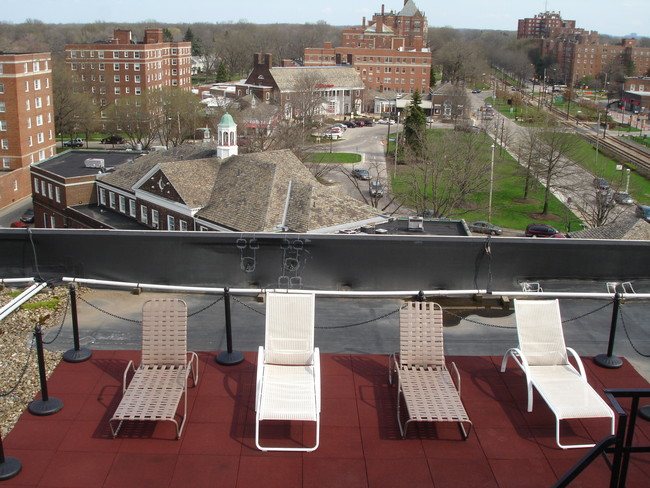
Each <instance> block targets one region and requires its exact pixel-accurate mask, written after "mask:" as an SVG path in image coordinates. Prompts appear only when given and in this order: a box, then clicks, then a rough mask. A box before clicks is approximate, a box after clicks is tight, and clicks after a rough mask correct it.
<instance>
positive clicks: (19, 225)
mask: <svg viewBox="0 0 650 488" xmlns="http://www.w3.org/2000/svg"><path fill="white" fill-rule="evenodd" d="M9 227H12V228H14V229H21V228H24V227H29V225H27V224H26V223H25V222H21V221H20V220H17V221H16V222H12V223H11V225H10V226H9Z"/></svg>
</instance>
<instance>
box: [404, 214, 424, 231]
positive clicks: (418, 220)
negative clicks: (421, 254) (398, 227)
mask: <svg viewBox="0 0 650 488" xmlns="http://www.w3.org/2000/svg"><path fill="white" fill-rule="evenodd" d="M406 229H407V230H408V231H410V232H424V219H423V218H422V217H409V221H408V227H407V228H406Z"/></svg>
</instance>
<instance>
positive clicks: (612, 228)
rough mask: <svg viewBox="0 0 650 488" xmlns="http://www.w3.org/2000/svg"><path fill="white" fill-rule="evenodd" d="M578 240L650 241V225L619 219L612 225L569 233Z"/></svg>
mask: <svg viewBox="0 0 650 488" xmlns="http://www.w3.org/2000/svg"><path fill="white" fill-rule="evenodd" d="M568 236H569V237H573V238H576V239H624V240H631V241H648V240H650V224H649V223H648V222H646V221H645V220H643V219H639V218H636V217H634V218H631V219H619V220H617V221H616V222H612V223H611V224H607V225H601V226H600V227H593V228H591V229H584V230H578V231H576V232H569V234H568Z"/></svg>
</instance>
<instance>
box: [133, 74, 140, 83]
mask: <svg viewBox="0 0 650 488" xmlns="http://www.w3.org/2000/svg"><path fill="white" fill-rule="evenodd" d="M133 81H135V82H136V83H140V75H135V76H134V77H133Z"/></svg>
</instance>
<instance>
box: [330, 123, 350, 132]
mask: <svg viewBox="0 0 650 488" xmlns="http://www.w3.org/2000/svg"><path fill="white" fill-rule="evenodd" d="M332 127H338V128H339V129H341V130H342V131H343V132H345V131H346V130H347V129H348V126H347V125H345V124H334V125H333V126H332Z"/></svg>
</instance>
